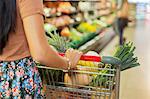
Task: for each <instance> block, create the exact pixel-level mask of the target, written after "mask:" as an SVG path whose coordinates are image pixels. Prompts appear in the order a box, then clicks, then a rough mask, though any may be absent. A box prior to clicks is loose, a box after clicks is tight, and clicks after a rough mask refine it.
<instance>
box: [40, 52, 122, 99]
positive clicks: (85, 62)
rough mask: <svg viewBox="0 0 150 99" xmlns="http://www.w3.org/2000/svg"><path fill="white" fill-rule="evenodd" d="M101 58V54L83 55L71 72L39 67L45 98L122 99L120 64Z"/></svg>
mask: <svg viewBox="0 0 150 99" xmlns="http://www.w3.org/2000/svg"><path fill="white" fill-rule="evenodd" d="M61 55H62V56H63V54H61ZM100 61H101V58H100V57H96V56H82V57H81V59H80V62H79V64H78V66H77V67H78V69H77V70H69V71H66V70H61V69H56V68H50V67H45V66H38V68H39V71H40V73H41V75H42V81H43V83H44V85H45V89H46V98H47V99H119V83H120V82H119V81H120V66H119V65H118V64H113V65H112V64H107V63H101V62H100ZM43 75H44V76H43Z"/></svg>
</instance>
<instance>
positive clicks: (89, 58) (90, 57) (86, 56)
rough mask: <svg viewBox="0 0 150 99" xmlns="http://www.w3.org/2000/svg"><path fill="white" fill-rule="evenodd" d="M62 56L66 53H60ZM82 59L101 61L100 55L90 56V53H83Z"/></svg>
mask: <svg viewBox="0 0 150 99" xmlns="http://www.w3.org/2000/svg"><path fill="white" fill-rule="evenodd" d="M59 55H61V56H65V54H64V53H59ZM80 60H84V61H93V62H101V57H100V56H90V55H82V56H81V58H80Z"/></svg>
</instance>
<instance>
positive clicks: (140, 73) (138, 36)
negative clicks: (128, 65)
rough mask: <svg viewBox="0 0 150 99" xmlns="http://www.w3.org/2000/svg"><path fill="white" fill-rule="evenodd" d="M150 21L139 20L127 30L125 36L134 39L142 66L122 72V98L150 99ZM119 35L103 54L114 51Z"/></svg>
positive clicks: (130, 39) (129, 39)
mask: <svg viewBox="0 0 150 99" xmlns="http://www.w3.org/2000/svg"><path fill="white" fill-rule="evenodd" d="M149 26H150V21H144V20H138V21H137V22H136V26H135V27H128V28H127V29H126V30H125V37H127V40H128V41H133V42H134V44H135V46H136V55H137V56H138V57H139V62H140V64H141V65H140V66H139V67H135V68H132V69H129V70H126V71H123V72H121V88H120V99H150V27H149ZM117 43H118V37H115V38H114V39H113V41H112V42H111V43H110V44H109V45H108V46H107V47H106V48H105V49H104V50H103V51H102V53H101V54H105V55H109V54H111V55H112V53H113V49H115V46H116V44H117Z"/></svg>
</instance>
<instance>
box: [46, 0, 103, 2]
mask: <svg viewBox="0 0 150 99" xmlns="http://www.w3.org/2000/svg"><path fill="white" fill-rule="evenodd" d="M44 1H46V2H49V1H54V2H56V1H59V2H60V1H62V2H65V1H73V2H79V1H86V2H101V1H100V0H44Z"/></svg>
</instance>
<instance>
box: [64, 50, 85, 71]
mask: <svg viewBox="0 0 150 99" xmlns="http://www.w3.org/2000/svg"><path fill="white" fill-rule="evenodd" d="M81 55H82V52H80V51H78V50H74V49H68V50H67V51H66V54H65V56H66V57H67V58H68V59H69V61H70V62H71V68H75V67H76V65H77V63H78V61H79V60H80V57H81Z"/></svg>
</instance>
